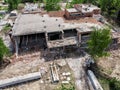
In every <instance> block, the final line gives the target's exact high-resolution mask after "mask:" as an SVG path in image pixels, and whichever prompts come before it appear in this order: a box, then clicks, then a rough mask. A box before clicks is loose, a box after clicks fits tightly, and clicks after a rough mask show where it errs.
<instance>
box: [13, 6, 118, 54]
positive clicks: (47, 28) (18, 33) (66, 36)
mask: <svg viewBox="0 0 120 90" xmlns="http://www.w3.org/2000/svg"><path fill="white" fill-rule="evenodd" d="M91 8H92V6H91ZM93 10H94V8H92V11H93ZM72 11H77V10H75V9H72ZM90 11H91V10H90ZM94 13H96V14H99V13H100V9H98V11H96V10H95V11H94ZM88 18H89V17H88ZM92 19H95V18H92ZM86 20H87V19H86V18H85V22H75V21H74V22H69V21H67V22H65V19H63V17H54V15H53V16H52V17H51V16H49V14H44V15H40V14H39V13H38V14H19V16H18V17H17V19H16V20H15V24H14V26H13V28H12V32H11V36H12V37H11V38H12V41H13V44H14V48H15V52H16V55H17V56H18V54H19V53H21V52H25V51H32V50H39V49H48V50H49V49H52V48H61V47H62V48H65V47H66V46H77V47H82V46H86V45H87V43H86V42H87V40H89V38H90V33H91V32H92V31H93V28H94V27H96V28H102V27H104V24H102V23H101V22H99V21H98V20H95V23H91V22H90V23H89V22H88V21H86ZM88 20H89V19H88ZM96 22H97V23H96ZM112 36H113V38H114V41H115V40H117V42H118V38H119V37H115V36H116V35H115V32H114V34H113V35H112Z"/></svg>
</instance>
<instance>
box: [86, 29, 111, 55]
mask: <svg viewBox="0 0 120 90" xmlns="http://www.w3.org/2000/svg"><path fill="white" fill-rule="evenodd" d="M110 43H111V33H110V29H109V28H104V29H95V30H94V31H93V32H92V33H91V36H90V40H89V41H88V49H89V52H90V54H91V55H92V56H93V57H96V56H98V57H101V56H104V55H107V52H106V51H105V50H106V48H107V47H108V46H109V44H110Z"/></svg>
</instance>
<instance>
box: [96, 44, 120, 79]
mask: <svg viewBox="0 0 120 90" xmlns="http://www.w3.org/2000/svg"><path fill="white" fill-rule="evenodd" d="M115 49H116V50H111V51H110V56H108V57H103V58H100V60H99V61H98V65H99V66H100V67H101V69H102V70H103V71H104V72H105V73H107V74H108V75H110V76H111V77H116V78H118V79H120V47H119V46H117V47H115Z"/></svg>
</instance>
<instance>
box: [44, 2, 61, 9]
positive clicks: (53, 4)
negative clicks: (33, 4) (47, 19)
mask: <svg viewBox="0 0 120 90" xmlns="http://www.w3.org/2000/svg"><path fill="white" fill-rule="evenodd" d="M60 1H61V0H45V1H44V2H45V9H46V10H47V11H56V10H60V5H59V2H60Z"/></svg>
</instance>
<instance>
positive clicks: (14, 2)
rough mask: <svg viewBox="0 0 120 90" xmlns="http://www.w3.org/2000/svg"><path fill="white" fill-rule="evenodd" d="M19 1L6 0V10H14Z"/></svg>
mask: <svg viewBox="0 0 120 90" xmlns="http://www.w3.org/2000/svg"><path fill="white" fill-rule="evenodd" d="M20 2H21V0H8V1H7V3H8V4H9V6H8V10H10V11H11V10H14V9H17V7H18V4H19V3H20Z"/></svg>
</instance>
